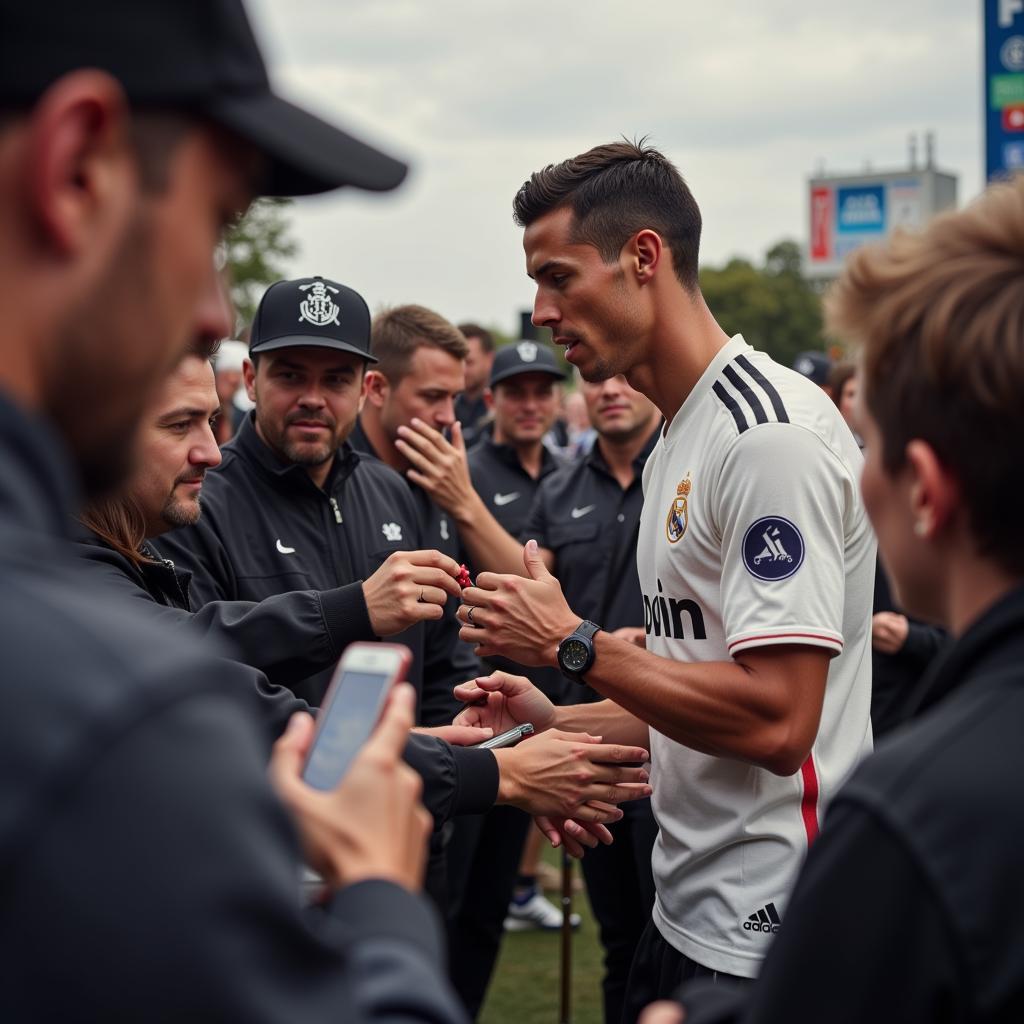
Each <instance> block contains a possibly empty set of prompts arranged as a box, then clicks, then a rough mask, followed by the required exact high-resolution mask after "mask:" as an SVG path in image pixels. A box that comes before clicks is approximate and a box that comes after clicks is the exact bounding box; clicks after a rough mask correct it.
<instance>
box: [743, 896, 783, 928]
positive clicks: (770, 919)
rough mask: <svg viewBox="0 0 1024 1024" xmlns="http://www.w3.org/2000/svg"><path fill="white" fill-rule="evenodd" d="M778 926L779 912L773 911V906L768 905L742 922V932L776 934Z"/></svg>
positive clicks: (779, 921)
mask: <svg viewBox="0 0 1024 1024" xmlns="http://www.w3.org/2000/svg"><path fill="white" fill-rule="evenodd" d="M780 924H782V921H781V920H780V919H779V912H778V911H777V910H776V909H775V904H774V903H768V904H766V905H765V906H763V907H762V908H761V909H760V910H759V911H758V912H757V913H756V914H751V915H750V917H748V918H747V919H746V921H744V922H743V930H744V931H745V932H777V931H778V930H779V925H780Z"/></svg>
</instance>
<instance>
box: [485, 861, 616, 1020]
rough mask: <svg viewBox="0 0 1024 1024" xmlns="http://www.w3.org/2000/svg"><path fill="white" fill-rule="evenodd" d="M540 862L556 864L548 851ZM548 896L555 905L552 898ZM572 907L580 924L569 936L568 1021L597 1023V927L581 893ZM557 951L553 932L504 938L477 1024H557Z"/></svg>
mask: <svg viewBox="0 0 1024 1024" xmlns="http://www.w3.org/2000/svg"><path fill="white" fill-rule="evenodd" d="M544 859H545V860H546V861H548V863H551V864H559V863H560V860H559V856H558V854H556V853H555V852H554V851H551V850H548V851H546V852H545V855H544ZM573 873H574V877H577V878H578V877H579V876H580V870H579V865H578V864H574V865H573ZM548 896H549V898H550V899H551V900H552V902H553V903H554V904H555V905H556V906H558V905H560V904H559V897H558V895H557V894H554V893H549V894H548ZM572 902H573V910H574V911H575V912H576V913H577V914H579V915H580V917H582V918H583V920H582V922H581V924H580V926H579V928H578V929H577V930H576V932H575V933H574V935H573V944H572V1002H571V1006H570V1010H571V1020H572V1021H573V1024H602V1016H603V1015H602V1012H601V974H602V968H601V956H602V952H601V944H600V942H599V941H598V938H597V924H596V922H595V921H594V917H593V915H592V914H591V912H590V905H589V904H588V903H587V897H586V893H576V894H574V896H573V901H572ZM560 951H561V937H560V935H559V934H558V933H557V932H539V931H533V932H509V933H506V935H505V938H504V941H503V942H502V947H501V956H500V958H499V959H498V966H497V969H496V970H495V972H494V978H493V979H492V980H491V987H490V990H489V991H488V993H487V1001H486V1003H485V1004H484V1008H483V1012H482V1013H481V1015H480V1024H558V1020H559V1005H560V1003H559V994H560V987H559V956H560Z"/></svg>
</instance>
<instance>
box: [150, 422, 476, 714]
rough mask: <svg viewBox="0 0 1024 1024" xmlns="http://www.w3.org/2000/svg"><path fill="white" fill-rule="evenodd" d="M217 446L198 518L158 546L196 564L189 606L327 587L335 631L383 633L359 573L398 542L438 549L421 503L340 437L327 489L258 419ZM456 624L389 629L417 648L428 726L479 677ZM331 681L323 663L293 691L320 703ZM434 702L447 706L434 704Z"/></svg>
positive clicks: (400, 546) (417, 678)
mask: <svg viewBox="0 0 1024 1024" xmlns="http://www.w3.org/2000/svg"><path fill="white" fill-rule="evenodd" d="M222 451H223V454H224V460H223V462H222V463H221V465H220V466H219V467H218V468H217V469H215V470H212V471H211V472H209V473H208V474H207V476H206V482H205V484H204V486H203V515H202V518H201V519H200V521H199V522H198V523H197V524H196V525H195V526H190V527H187V528H185V529H180V530H174V531H173V532H171V533H168V534H165V535H164V536H163V537H161V538H160V540H159V542H158V544H156V545H155V546H156V547H157V549H158V550H159V551H160V553H161V554H162V555H165V556H167V557H169V558H171V559H172V560H173V561H174V562H175V564H176V565H177V566H178V567H179V568H182V569H186V570H188V571H189V572H191V573H192V600H193V602H194V604H195V605H196V606H197V607H200V606H203V605H205V604H207V603H209V602H210V601H218V600H220V601H239V600H242V601H262V600H264V599H265V598H268V597H272V596H275V595H279V594H285V593H288V592H289V591H294V590H319V591H332V592H333V594H334V596H333V597H332V599H331V604H330V607H329V608H327V609H325V611H326V612H327V613H328V614H329V619H330V621H329V622H328V623H327V627H328V628H329V629H330V630H331V632H332V634H341V633H343V634H344V636H345V638H346V643H347V642H348V641H351V640H375V639H377V637H375V636H374V634H373V630H372V628H371V626H370V618H369V614H368V612H367V610H366V601H365V600H364V598H363V588H362V581H363V580H365V579H367V578H368V577H369V576H371V575H372V574H373V573H374V572H376V570H377V569H378V568H379V567H380V565H381V563H382V562H383V561H384V560H385V559H386V558H387V557H388V556H389V555H390V554H391V553H392V552H393V551H414V550H417V549H419V548H423V547H429V546H433V545H430V544H424V543H423V542H422V527H421V523H420V510H419V509H418V507H417V506H416V503H415V501H414V499H413V496H412V494H411V492H410V491H409V488H408V486H407V485H406V483H405V481H404V480H403V479H402V478H401V476H399V474H397V473H395V472H394V470H392V469H390V468H388V467H387V466H385V465H384V464H383V463H382V462H380V461H379V460H377V459H374V458H369V457H367V456H366V455H363V454H361V453H359V452H356V451H355V450H354V449H353V448H352V447H351V446H350V445H348V444H345V445H343V446H342V448H340V449H339V451H338V455H337V457H336V458H335V460H334V465H333V466H332V468H331V472H330V475H329V476H328V478H327V481H326V482H325V484H324V487H323V489H321V488H319V487H317V486H316V485H315V484H314V483H313V481H312V480H311V479H310V477H309V474H308V473H307V472H306V470H305V468H304V467H302V466H299V465H294V464H292V463H288V462H284V461H283V460H281V459H279V458H278V457H277V456H276V455H275V454H274V453H273V452H272V451H271V449H270V448H268V447H267V446H266V445H265V444H264V443H263V442H262V441H261V440H260V438H259V436H258V435H257V433H256V429H255V427H254V426H253V421H252V417H251V416H250V417H249V418H247V419H246V420H245V421H244V422H243V423H242V426H241V428H240V429H239V431H238V434H237V435H236V436H235V437H234V438H232V440H231V441H229V442H228V443H227V444H226V445H225V446H224V448H223V449H222ZM450 604H452V605H454V604H456V602H455V601H454V599H452V601H451V602H450ZM453 622H454V620H451V621H446V620H441V622H440V623H430V624H428V625H427V626H424V625H422V624H420V625H416V626H413V627H412V628H411V629H408V630H406V631H405V632H404V633H401V634H399V635H398V636H396V637H390V638H389V639H390V640H393V641H394V642H396V643H404V644H406V645H407V646H409V647H410V648H411V650H412V652H413V659H414V660H413V670H412V672H411V673H410V680H409V681H410V682H411V683H413V685H414V686H416V688H417V690H418V692H419V693H420V705H421V707H420V720H421V721H422V722H423V723H424V724H427V725H438V724H444V723H447V722H450V721H451V719H452V715H453V714H454V713H455V712H456V711H457V710H458V707H459V706H458V705H457V704H456V702H455V701H454V698H452V696H451V691H452V688H453V687H454V686H455V685H456V684H457V683H460V682H464V681H465V680H466V679H470V678H472V677H473V675H474V674H475V667H473V664H472V663H471V666H470V667H469V668H468V669H466V668H464V667H463V666H461V665H459V664H457V663H456V664H453V660H452V657H451V654H452V648H453V647H454V645H456V644H458V643H460V641H459V640H458V631H457V628H456V629H455V632H454V640H453V638H452V635H451V634H452V628H453V626H452V623H453ZM462 646H463V647H466V645H465V644H463V645H462ZM467 650H468V648H467ZM470 657H472V654H471V652H470ZM329 681H330V673H329V672H320V673H317V674H316V675H313V676H311V677H309V678H308V679H307V680H305V681H304V682H302V683H295V684H294V685H293V687H292V688H293V689H294V690H295V692H296V694H298V696H300V697H303V698H305V699H306V700H307V701H309V702H310V703H311V704H319V703H320V701H321V699H322V698H323V694H324V690H325V689H326V687H327V683H328V682H329ZM437 702H441V703H443V705H444V709H445V712H446V714H442V713H440V712H437V711H435V710H434V705H435V703H437Z"/></svg>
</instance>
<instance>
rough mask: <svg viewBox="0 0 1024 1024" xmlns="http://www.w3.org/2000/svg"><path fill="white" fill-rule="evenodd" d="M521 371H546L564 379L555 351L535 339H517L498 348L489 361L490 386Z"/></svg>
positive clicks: (515, 375) (516, 375)
mask: <svg viewBox="0 0 1024 1024" xmlns="http://www.w3.org/2000/svg"><path fill="white" fill-rule="evenodd" d="M521 373H546V374H548V375H549V376H551V377H555V378H556V379H557V380H565V377H566V374H565V370H563V369H562V368H561V367H560V366H559V365H558V360H557V359H555V353H554V352H552V351H551V349H550V348H548V347H547V345H541V344H540V343H539V342H536V341H517V342H516V343H515V344H514V345H506V346H505V347H504V348H502V349H499V350H498V351H497V352H496V353H495V356H494V362H493V363H491V379H490V381H489V382H488V383H489V385H490V387H492V388H493V387H494V385H495V384H498V383H499V382H501V381H503V380H508V378H509V377H518V376H519V375H520V374H521Z"/></svg>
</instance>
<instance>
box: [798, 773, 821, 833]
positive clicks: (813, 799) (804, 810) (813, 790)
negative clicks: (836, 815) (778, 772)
mask: <svg viewBox="0 0 1024 1024" xmlns="http://www.w3.org/2000/svg"><path fill="white" fill-rule="evenodd" d="M800 775H801V777H802V778H803V780H804V798H803V800H801V801H800V814H801V815H802V816H803V819H804V828H805V829H806V831H807V845H808V846H810V845H811V843H813V842H814V840H815V839H816V838H817V836H818V771H817V769H816V768H815V767H814V755H813V754H808V755H807V760H806V761H804V763H803V764H802V765H801V766H800Z"/></svg>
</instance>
